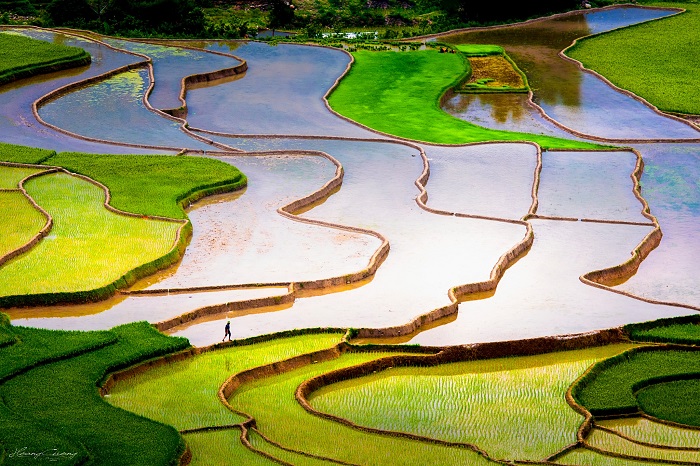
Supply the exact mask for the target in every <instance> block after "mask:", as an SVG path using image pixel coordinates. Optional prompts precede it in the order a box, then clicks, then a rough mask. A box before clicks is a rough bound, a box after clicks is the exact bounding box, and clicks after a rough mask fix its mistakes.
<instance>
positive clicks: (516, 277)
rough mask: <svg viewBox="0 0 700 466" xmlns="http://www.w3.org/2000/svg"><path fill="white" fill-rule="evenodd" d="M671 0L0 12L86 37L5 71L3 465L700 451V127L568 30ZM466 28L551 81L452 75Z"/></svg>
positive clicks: (631, 459) (485, 458)
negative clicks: (514, 19) (368, 42)
mask: <svg viewBox="0 0 700 466" xmlns="http://www.w3.org/2000/svg"><path fill="white" fill-rule="evenodd" d="M675 12H676V10H667V9H666V10H664V9H646V8H640V7H615V8H610V9H593V10H590V11H581V12H576V13H574V14H571V15H566V16H561V17H560V16H557V17H553V18H545V19H542V20H538V21H532V22H527V23H523V24H519V25H514V26H512V27H508V28H489V29H487V30H475V31H463V32H461V33H459V34H449V35H446V36H444V37H440V38H437V39H438V40H440V41H444V42H445V43H450V44H454V46H455V48H456V49H457V50H461V51H462V52H459V53H439V52H438V50H437V49H436V48H434V47H430V46H425V45H420V46H415V47H409V49H411V50H410V51H400V50H401V49H396V48H393V49H391V50H390V51H384V52H376V51H369V50H360V49H358V50H354V49H353V50H354V51H353V52H352V53H350V52H348V51H347V50H339V49H338V48H328V47H311V46H307V45H303V44H285V43H280V44H277V45H275V46H271V45H269V44H266V43H263V42H255V41H180V42H177V41H158V43H153V42H146V41H132V40H128V41H127V40H122V39H116V38H111V37H104V36H100V35H97V34H88V35H86V34H84V33H81V32H77V31H69V30H64V31H52V30H43V29H39V28H24V27H2V30H8V31H10V32H11V33H12V34H14V35H16V36H17V37H20V36H24V37H23V39H24V38H27V40H29V39H32V40H35V41H43V42H45V43H49V42H60V43H63V44H65V45H69V46H78V47H81V48H84V49H85V50H87V51H88V53H89V54H90V55H91V56H92V62H91V64H90V66H87V67H82V68H76V69H74V70H71V71H68V72H61V73H55V74H52V75H47V76H41V77H35V78H31V79H26V80H19V81H17V82H15V83H13V84H11V85H3V86H2V87H0V99H2V101H3V108H2V110H0V112H2V116H3V117H4V118H1V119H0V128H1V129H0V142H1V144H0V161H3V162H14V163H15V165H10V164H3V165H1V166H0V258H2V257H5V256H7V254H14V255H16V257H14V258H12V259H11V260H7V261H5V262H2V259H0V303H2V304H3V306H4V308H3V311H5V312H7V315H9V316H10V319H11V321H8V319H7V318H6V317H5V315H4V314H3V315H0V360H1V361H2V364H0V368H2V369H1V370H0V399H1V400H2V403H0V464H8V465H13V464H26V463H27V462H28V461H33V460H30V458H33V457H35V456H36V455H37V454H38V453H37V452H52V453H53V457H52V459H55V460H56V461H55V462H56V463H57V464H66V465H68V464H70V465H73V464H83V463H85V462H86V461H87V462H90V464H110V465H111V464H132V465H134V464H135V465H149V466H150V465H157V464H163V465H166V464H178V463H179V464H186V463H188V462H189V464H193V465H217V464H244V465H257V464H308V465H321V464H352V465H422V464H439V465H449V464H455V465H457V464H459V465H465V464H466V465H482V464H484V465H485V464H496V463H498V464H505V463H509V464H512V462H540V463H544V462H546V463H547V464H562V465H564V464H570V465H578V464H581V465H590V464H595V465H611V466H617V465H650V464H656V463H657V462H659V461H665V462H686V463H691V464H694V463H697V462H700V459H698V454H699V451H700V450H698V445H697V441H698V438H697V432H698V431H697V429H693V428H692V427H691V426H692V425H697V424H698V423H697V422H696V421H697V415H696V409H695V404H696V403H694V401H693V400H694V399H695V398H697V396H696V394H697V380H698V375H697V374H699V373H700V365H699V364H700V363H699V362H698V361H699V360H698V355H700V353H698V351H697V347H696V346H695V345H696V344H697V342H698V335H699V333H698V328H700V327H699V326H698V325H699V323H698V320H697V318H696V317H687V316H688V315H694V314H695V313H696V311H698V310H700V299H699V298H698V296H699V295H698V292H697V290H698V289H700V288H699V287H698V284H699V283H698V275H697V273H696V271H697V270H696V268H697V261H698V260H699V259H700V257H698V253H699V251H698V248H697V244H698V242H697V240H698V238H699V237H700V230H699V229H698V225H700V211H699V210H698V208H697V206H698V205H699V202H700V190H698V189H696V186H695V185H696V184H697V183H695V181H694V180H695V177H694V175H695V174H696V173H698V172H699V170H700V158H698V154H699V153H700V130H698V128H697V126H694V125H692V124H691V123H689V122H688V121H686V120H681V119H679V118H677V117H673V116H669V115H666V114H663V113H660V112H658V111H657V110H656V109H654V108H653V107H652V106H650V105H649V104H648V103H646V102H643V101H640V100H638V99H636V98H634V96H631V95H629V94H627V93H624V92H620V91H619V90H616V89H614V88H612V87H611V86H609V84H607V83H606V82H604V81H603V80H601V79H600V78H599V77H597V76H595V75H592V74H590V73H586V72H583V71H581V70H580V69H579V68H578V66H577V64H575V63H572V62H571V61H568V60H565V59H563V57H561V56H560V55H559V52H560V51H561V50H562V49H563V48H565V47H566V46H568V45H569V44H570V43H571V41H572V40H573V39H576V38H579V37H583V36H586V35H589V34H592V33H600V32H605V31H609V30H612V29H616V28H625V27H626V26H629V25H634V24H636V23H640V22H644V21H648V20H652V19H659V21H657V22H656V24H659V25H661V24H663V22H664V21H666V19H660V18H663V17H665V16H669V15H671V14H672V13H675ZM689 13H690V14H692V13H693V8H690V9H689ZM677 18H683V16H678V17H677ZM686 18H687V17H686ZM675 21H678V19H676V20H675ZM683 24H687V23H685V22H683ZM524 37H527V41H524V39H523V38H524ZM601 37H602V38H604V37H605V36H601ZM616 40H617V39H616ZM596 41H597V39H596ZM526 42H527V43H526ZM590 43H591V44H593V45H595V42H594V40H591V41H590ZM346 48H349V47H346ZM462 53H465V54H467V55H469V54H471V55H474V54H477V55H483V54H493V53H496V54H497V55H498V56H499V57H501V54H502V53H505V54H507V56H508V57H510V59H512V60H513V64H510V62H507V63H508V64H510V65H508V66H505V63H503V62H504V61H506V59H505V58H503V59H502V60H500V59H499V63H500V64H501V65H504V66H505V67H493V66H491V65H492V62H493V60H491V59H489V60H490V62H491V63H490V64H486V66H485V67H479V66H478V64H477V62H476V61H475V62H474V65H473V68H474V72H475V73H476V75H477V77H476V78H475V79H476V80H477V84H479V86H481V85H484V86H486V87H488V84H489V83H490V82H492V81H490V80H491V79H492V78H493V76H494V75H499V76H505V74H506V73H505V70H506V68H507V69H508V72H509V73H511V72H512V73H515V74H517V75H518V76H519V73H518V72H517V70H518V69H519V70H521V71H522V72H523V73H524V75H525V77H526V80H523V81H522V82H519V81H518V82H515V81H512V82H511V81H510V80H507V84H508V85H509V86H515V87H523V86H524V85H525V84H526V83H528V84H529V85H530V86H531V90H532V94H531V95H530V94H518V95H515V94H507V93H498V94H493V95H486V94H483V93H477V94H474V95H471V94H469V95H468V94H459V93H457V94H455V93H452V91H451V88H452V87H454V86H456V85H458V84H459V82H460V81H461V80H462V78H464V77H465V76H466V72H467V68H466V67H467V62H466V60H467V57H466V56H464V55H462ZM676 59H679V58H676ZM476 60H480V59H476ZM481 68H484V69H485V71H484V70H482V69H481ZM481 71H484V74H479V73H481ZM513 76H515V75H513ZM478 81H481V82H478ZM477 87H478V86H477ZM477 90H478V89H477ZM472 143H477V144H472ZM30 145H32V146H36V147H34V148H30V147H28V146H30ZM156 151H157V152H158V154H156V153H155V152H156ZM123 154H128V155H123ZM17 163H25V164H32V165H31V166H17V165H16V164H17ZM38 164H43V165H38ZM44 167H45V168H44ZM27 177H30V178H29V179H27ZM23 180H24V181H23ZM21 188H24V189H26V194H24V193H23V192H22V191H21ZM214 194H221V195H220V196H213V195H214ZM208 195H211V197H209V198H208V199H207V201H206V202H202V203H200V204H199V205H198V204H194V206H192V205H191V204H193V203H196V202H197V201H199V200H200V199H201V198H202V197H204V196H208ZM30 198H31V199H33V200H34V201H35V202H36V204H37V205H38V206H40V208H41V209H44V210H45V211H46V215H44V214H42V213H41V212H40V210H39V209H37V208H36V207H35V206H33V205H32V204H31V203H30V200H29V199H30ZM106 203H107V204H106ZM115 209H117V210H120V211H122V212H116V211H115ZM47 216H50V219H51V221H50V222H48V220H47V218H48V217H47ZM47 222H48V223H47ZM46 225H48V226H47V227H46V228H47V230H46V231H45V232H44V233H45V235H44V236H43V237H41V238H37V241H36V244H34V243H31V244H29V243H28V242H29V241H30V240H31V239H32V238H34V237H35V236H36V235H37V233H38V232H39V231H41V229H42V228H44V227H45V226H46ZM155 272H158V273H155ZM145 275H148V277H145ZM94 290H107V291H103V292H102V291H101V292H100V293H93V291H94ZM110 296H111V297H110ZM108 297H110V299H105V298H108ZM89 300H93V301H94V300H102V301H101V302H99V303H91V304H79V303H82V302H83V301H89ZM59 302H60V303H61V306H57V305H54V304H57V303H59ZM37 303H39V304H43V305H42V306H37V305H36V304H37ZM17 305H22V306H23V307H16V306H17ZM678 317H681V318H680V319H676V318H678ZM658 319H666V320H658ZM668 319H670V320H668ZM674 319H676V320H674ZM134 321H138V322H134ZM644 321H652V323H648V324H643V325H637V326H629V325H626V324H630V323H638V322H644ZM125 322H126V324H125ZM227 323H230V328H231V333H232V335H231V336H232V338H228V339H226V340H230V339H232V340H233V341H232V342H229V341H226V342H223V341H222V339H223V338H224V325H225V324H227ZM48 329H52V330H48ZM88 330H89V331H88ZM164 333H165V334H167V335H169V336H166V335H164ZM174 337H175V338H174ZM176 337H184V338H176ZM674 345H675V346H674ZM679 345H680V346H679ZM96 386H97V387H99V389H100V392H99V394H98V392H97V390H96V389H95V387H96ZM43 387H50V388H51V390H43ZM100 395H101V396H100ZM681 397H686V398H687V399H688V400H689V401H688V402H687V403H684V404H683V406H684V409H681V410H674V409H672V408H673V406H671V404H670V403H669V402H668V400H670V399H674V400H675V399H677V398H678V399H683V398H681ZM117 408H119V409H117ZM679 411H680V412H679ZM620 413H624V414H625V417H624V418H621V419H620V418H611V415H618V414H620ZM642 413H647V414H653V415H654V416H657V417H659V418H662V419H661V420H658V419H651V418H648V417H642V416H641V414H642ZM679 415H681V417H679ZM668 420H670V421H674V422H681V423H685V424H688V425H686V426H683V425H670V424H665V423H664V422H662V421H668Z"/></svg>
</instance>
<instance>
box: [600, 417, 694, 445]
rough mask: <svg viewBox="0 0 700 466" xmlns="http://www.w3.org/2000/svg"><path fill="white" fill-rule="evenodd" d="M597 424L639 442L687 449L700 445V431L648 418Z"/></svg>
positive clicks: (602, 421) (607, 421)
mask: <svg viewBox="0 0 700 466" xmlns="http://www.w3.org/2000/svg"><path fill="white" fill-rule="evenodd" d="M596 424H597V425H599V426H601V427H606V428H608V429H612V430H614V431H616V432H619V433H621V434H623V435H626V436H627V437H630V438H632V439H634V440H637V441H639V442H644V443H653V444H655V445H667V446H672V447H685V448H688V447H692V448H697V447H698V446H699V445H700V430H697V429H684V428H682V427H675V426H671V425H667V424H662V423H660V422H654V421H651V420H649V419H646V418H641V417H634V418H623V419H610V420H597V421H596Z"/></svg>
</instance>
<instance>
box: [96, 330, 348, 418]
mask: <svg viewBox="0 0 700 466" xmlns="http://www.w3.org/2000/svg"><path fill="white" fill-rule="evenodd" d="M341 339H342V335H341V334H310V335H300V336H294V337H289V338H282V339H273V340H270V341H267V342H263V343H256V344H252V345H244V346H236V347H231V348H226V349H221V350H217V351H211V352H208V353H204V354H201V355H199V356H197V357H194V358H189V359H186V360H183V361H179V362H175V363H172V364H167V365H164V366H160V367H155V368H152V369H150V370H148V371H146V372H144V373H142V374H138V375H136V376H134V377H132V378H129V379H126V380H122V381H119V382H118V383H117V384H116V385H115V386H114V387H113V389H112V391H111V393H110V395H109V397H108V400H109V402H110V403H112V404H113V405H115V406H119V407H121V408H124V409H126V410H128V411H132V412H134V413H137V414H140V415H142V416H145V417H148V418H150V419H154V420H157V421H160V422H164V423H166V424H170V425H173V426H175V427H176V428H177V429H179V430H184V429H194V428H198V427H206V426H217V425H230V424H236V423H239V422H242V421H243V420H244V418H242V417H241V416H239V415H236V414H234V413H232V412H231V411H229V410H228V409H226V407H225V406H224V405H223V404H222V403H221V402H220V401H219V398H218V395H217V393H218V391H219V388H220V387H221V385H222V384H223V383H224V382H225V381H226V379H228V377H230V376H231V375H233V374H236V373H238V372H242V371H244V370H247V369H251V368H253V367H257V366H261V365H265V364H271V363H273V362H276V361H280V360H283V359H288V358H290V357H294V356H298V355H300V354H305V353H309V352H314V351H318V350H321V349H325V348H330V347H332V346H334V345H336V344H337V343H339V342H340V341H341Z"/></svg>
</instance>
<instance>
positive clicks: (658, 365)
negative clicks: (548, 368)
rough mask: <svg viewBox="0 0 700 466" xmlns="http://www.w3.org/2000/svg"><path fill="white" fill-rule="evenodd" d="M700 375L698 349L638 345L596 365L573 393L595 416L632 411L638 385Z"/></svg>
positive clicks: (640, 386) (635, 411) (662, 401)
mask: <svg viewBox="0 0 700 466" xmlns="http://www.w3.org/2000/svg"><path fill="white" fill-rule="evenodd" d="M699 374H700V351H691V350H676V349H668V348H663V347H661V348H637V349H632V350H628V351H626V352H624V353H623V354H620V355H618V356H615V357H612V358H609V359H607V360H605V361H602V362H600V363H598V364H596V365H595V366H594V367H593V368H592V370H591V371H590V372H589V373H588V374H586V376H584V377H582V378H581V380H579V381H578V382H577V384H576V385H575V386H574V387H572V395H573V396H574V399H576V401H577V402H578V403H580V404H581V405H583V406H584V407H585V408H586V409H588V410H589V411H590V412H591V413H593V414H594V415H612V414H635V413H637V412H638V411H639V407H638V402H637V399H636V397H635V393H636V392H637V391H638V390H639V389H640V388H643V387H644V386H648V385H650V384H652V383H661V382H665V381H672V380H677V379H679V378H688V377H696V376H697V375H699ZM658 401H659V403H664V402H666V401H667V400H666V399H662V400H658Z"/></svg>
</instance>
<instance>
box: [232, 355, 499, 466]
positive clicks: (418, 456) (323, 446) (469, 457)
mask: <svg viewBox="0 0 700 466" xmlns="http://www.w3.org/2000/svg"><path fill="white" fill-rule="evenodd" d="M391 354H392V353H345V354H343V355H342V356H341V357H340V358H338V359H335V360H332V361H327V362H321V363H317V364H312V365H310V366H305V367H302V368H300V369H298V370H295V371H293V372H288V373H283V374H280V375H277V376H272V377H267V378H264V379H258V380H256V381H253V382H250V383H248V384H245V385H243V386H241V387H240V388H239V389H238V390H237V391H236V392H234V393H233V396H232V397H231V399H230V400H229V401H230V403H231V404H232V406H233V407H234V408H235V409H237V410H240V411H243V412H246V413H248V414H250V415H252V416H253V417H254V418H255V419H256V424H257V427H258V429H259V430H260V431H261V432H262V433H264V434H265V435H266V436H268V437H269V438H270V439H271V440H273V441H275V442H278V443H280V444H282V445H283V446H285V447H286V448H292V449H294V450H298V451H304V452H306V453H311V454H315V455H319V456H323V457H326V458H334V459H336V460H341V461H345V462H350V463H353V464H373V465H391V466H401V465H426V464H439V465H443V466H447V465H480V464H492V463H491V462H489V461H487V460H486V459H484V458H483V457H482V456H480V455H478V454H477V453H475V452H473V451H471V450H469V449H466V448H458V447H448V446H443V445H438V444H431V443H426V442H423V441H418V440H410V439H406V438H400V437H393V436H389V435H381V434H372V433H367V432H363V431H360V430H356V429H352V428H350V427H348V426H344V425H342V424H340V423H337V422H334V421H330V420H327V419H324V418H321V417H318V416H314V415H311V414H309V413H308V412H306V411H305V410H304V409H303V408H302V407H301V405H299V404H298V403H297V402H296V400H295V398H294V393H295V391H296V388H297V387H298V386H299V384H301V383H302V382H303V381H304V380H307V379H309V378H312V377H315V376H317V375H320V374H323V373H326V372H329V371H332V370H335V369H340V368H343V367H348V366H354V365H357V364H361V363H364V362H367V361H372V360H375V359H379V358H382V357H386V356H390V355H391ZM263 400H264V401H263Z"/></svg>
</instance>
